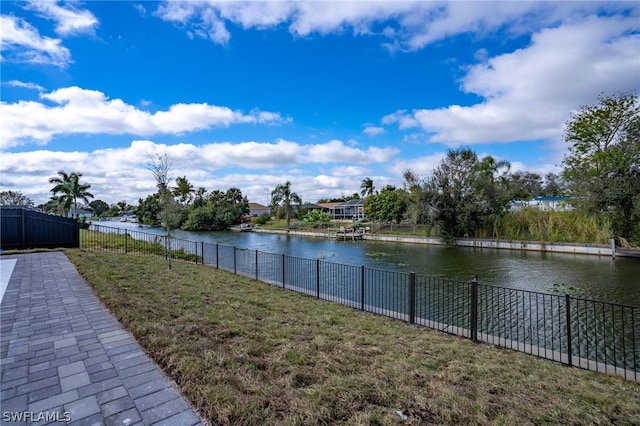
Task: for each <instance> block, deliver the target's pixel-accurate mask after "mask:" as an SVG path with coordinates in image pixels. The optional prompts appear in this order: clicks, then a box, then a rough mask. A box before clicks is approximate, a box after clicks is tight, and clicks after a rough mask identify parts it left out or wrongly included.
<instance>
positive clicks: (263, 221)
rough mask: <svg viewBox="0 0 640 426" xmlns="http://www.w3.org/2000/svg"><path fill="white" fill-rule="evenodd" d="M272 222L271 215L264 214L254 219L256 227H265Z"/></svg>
mask: <svg viewBox="0 0 640 426" xmlns="http://www.w3.org/2000/svg"><path fill="white" fill-rule="evenodd" d="M270 220H271V215H270V214H269V213H262V214H261V215H260V216H258V217H254V218H253V223H255V224H256V225H265V224H267V223H269V221H270Z"/></svg>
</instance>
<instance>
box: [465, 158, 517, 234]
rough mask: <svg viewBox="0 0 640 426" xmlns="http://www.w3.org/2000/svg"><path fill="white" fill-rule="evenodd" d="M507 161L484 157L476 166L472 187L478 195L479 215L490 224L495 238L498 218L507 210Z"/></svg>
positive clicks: (508, 195) (509, 199)
mask: <svg viewBox="0 0 640 426" xmlns="http://www.w3.org/2000/svg"><path fill="white" fill-rule="evenodd" d="M510 167H511V164H509V162H508V161H504V160H502V161H496V160H495V159H494V158H493V157H492V156H490V155H488V156H486V157H484V158H483V159H482V160H481V161H480V162H479V163H478V165H477V175H476V181H475V182H474V184H475V185H474V186H476V187H477V189H478V192H479V195H480V199H479V202H480V206H481V209H482V210H481V215H482V216H483V217H484V219H485V221H488V222H489V223H491V225H492V228H493V236H494V237H497V234H498V231H497V223H498V218H500V217H502V216H504V215H505V214H506V213H507V211H508V210H509V201H511V194H510V193H509V179H508V174H509V169H510Z"/></svg>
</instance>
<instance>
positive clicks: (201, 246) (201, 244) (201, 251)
mask: <svg viewBox="0 0 640 426" xmlns="http://www.w3.org/2000/svg"><path fill="white" fill-rule="evenodd" d="M200 254H202V264H203V265H204V241H200Z"/></svg>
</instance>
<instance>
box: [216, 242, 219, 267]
mask: <svg viewBox="0 0 640 426" xmlns="http://www.w3.org/2000/svg"><path fill="white" fill-rule="evenodd" d="M218 251H219V250H218V243H216V269H220V258H219V257H218Z"/></svg>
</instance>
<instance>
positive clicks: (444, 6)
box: [156, 0, 637, 50]
mask: <svg viewBox="0 0 640 426" xmlns="http://www.w3.org/2000/svg"><path fill="white" fill-rule="evenodd" d="M634 7H635V8H637V5H634V4H633V3H631V2H614V3H606V4H605V3H599V2H580V3H578V2H544V3H543V2H515V1H496V2H490V3H488V2H469V1H465V2H462V1H450V2H435V1H403V2H399V1H398V2H392V1H388V2H377V1H375V2H372V1H366V0H361V1H345V2H333V1H258V2H235V1H226V0H199V1H195V0H180V1H178V0H171V1H164V2H162V3H161V4H160V5H159V7H158V9H157V11H156V15H157V16H159V17H160V18H161V19H163V20H165V21H168V22H174V23H176V24H179V25H180V26H182V27H184V28H186V29H187V31H188V32H189V33H193V32H195V33H196V34H198V35H199V36H201V37H204V38H209V39H211V40H212V41H214V42H216V43H220V44H226V43H227V42H228V41H229V39H230V34H229V32H228V30H227V29H226V24H227V23H231V24H233V25H238V26H241V27H243V28H245V29H247V28H257V29H268V28H274V27H277V26H281V25H286V26H288V28H289V31H290V33H291V34H293V35H294V36H297V37H306V36H308V35H310V34H312V33H319V34H328V33H334V32H344V31H346V30H350V31H351V32H352V33H353V34H354V35H378V36H380V37H382V39H383V40H386V41H384V42H383V43H382V44H383V45H386V46H387V47H389V48H390V49H393V50H397V49H402V50H416V49H421V48H423V47H425V46H426V45H428V44H431V43H434V42H437V41H439V40H443V39H445V38H447V37H451V36H455V35H458V34H463V33H471V34H485V33H489V32H493V31H496V30H499V29H502V28H505V27H507V26H508V27H509V32H510V33H513V34H514V35H519V34H526V33H529V32H531V31H532V29H534V28H539V27H540V26H541V25H556V24H558V23H560V22H562V21H563V20H565V19H568V18H571V17H573V16H574V14H575V13H576V12H578V13H580V14H583V15H584V14H588V13H597V12H599V11H601V10H603V9H605V8H606V10H608V11H610V10H627V9H632V8H634ZM390 20H393V25H389V24H388V21H390ZM380 23H384V24H385V26H384V27H383V28H382V29H379V28H378V26H377V24H380Z"/></svg>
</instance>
